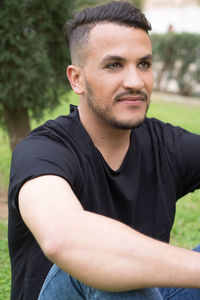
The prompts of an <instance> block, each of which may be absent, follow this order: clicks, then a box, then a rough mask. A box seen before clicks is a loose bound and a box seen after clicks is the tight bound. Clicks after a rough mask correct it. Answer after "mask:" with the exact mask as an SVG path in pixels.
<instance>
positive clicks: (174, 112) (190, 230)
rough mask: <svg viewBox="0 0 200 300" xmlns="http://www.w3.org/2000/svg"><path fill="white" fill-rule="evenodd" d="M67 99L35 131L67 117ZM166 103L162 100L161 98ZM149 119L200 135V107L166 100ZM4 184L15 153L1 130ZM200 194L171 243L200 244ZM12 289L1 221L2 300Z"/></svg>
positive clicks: (185, 203)
mask: <svg viewBox="0 0 200 300" xmlns="http://www.w3.org/2000/svg"><path fill="white" fill-rule="evenodd" d="M68 98H70V102H71V103H74V104H76V103H77V97H76V96H74V95H72V94H71V95H70V96H69V97H68ZM66 99H67V97H64V98H63V99H62V101H61V104H60V106H59V107H57V109H55V110H54V111H53V112H46V113H45V116H44V118H43V119H42V120H41V121H40V122H39V123H36V122H35V121H32V128H34V127H36V126H37V125H38V124H40V123H42V122H44V121H45V120H47V119H53V118H55V117H57V116H58V115H60V114H67V113H68V111H69V109H68V107H69V104H68V103H67V100H66ZM161 100H162V99H161ZM148 116H149V117H150V116H153V117H156V118H159V119H161V120H162V121H165V122H169V123H172V124H174V125H178V126H182V127H184V128H185V129H188V130H190V131H192V132H195V133H199V132H200V118H199V116H200V105H197V106H191V105H190V104H184V105H183V104H182V105H181V104H180V103H171V102H165V101H152V103H151V105H150V109H149V112H148ZM0 144H1V148H0V185H1V186H2V187H3V188H6V186H7V183H8V176H9V175H8V174H9V165H10V157H11V153H10V150H9V141H8V138H7V135H6V134H5V133H4V131H3V130H2V129H0ZM199 200H200V191H196V192H194V193H192V194H189V195H187V196H185V197H184V198H183V199H181V200H179V201H178V203H177V214H176V219H175V223H174V228H173V231H172V234H171V243H172V244H174V245H179V246H183V247H185V248H193V247H194V246H195V245H197V244H198V243H199V233H200V223H199V211H200V201H199ZM9 290H10V266H9V259H8V248H7V222H6V221H1V220H0V299H2V300H8V299H9Z"/></svg>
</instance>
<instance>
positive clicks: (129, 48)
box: [87, 23, 152, 59]
mask: <svg viewBox="0 0 200 300" xmlns="http://www.w3.org/2000/svg"><path fill="white" fill-rule="evenodd" d="M87 48H88V55H89V58H97V57H98V58H99V59H100V58H101V57H103V56H106V55H125V56H126V55H136V56H138V55H139V56H140V57H143V56H145V55H147V54H151V52H152V47H151V41H150V38H149V35H148V34H147V33H146V31H144V30H142V29H140V28H134V27H128V26H124V25H118V24H114V23H102V24H97V25H96V26H95V27H93V28H92V30H91V31H90V34H89V38H88V47H87Z"/></svg>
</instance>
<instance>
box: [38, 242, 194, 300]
mask: <svg viewBox="0 0 200 300" xmlns="http://www.w3.org/2000/svg"><path fill="white" fill-rule="evenodd" d="M194 251H197V252H200V245H199V246H197V247H196V248H195V249H194ZM93 299H96V300H146V299H148V300H167V299H171V300H178V299H179V300H197V299H198V300H199V299H200V289H186V288H146V289H140V290H133V291H127V292H120V293H119V292H115V293H113V292H105V291H101V290H98V289H94V288H91V287H89V286H87V285H85V284H83V283H82V282H80V281H78V280H76V279H74V278H73V277H71V276H70V275H68V274H67V273H65V272H64V271H62V270H61V269H59V268H58V267H57V266H56V265H53V267H52V268H51V270H50V271H49V273H48V275H47V278H46V280H45V282H44V285H43V287H42V290H41V292H40V295H39V297H38V300H93Z"/></svg>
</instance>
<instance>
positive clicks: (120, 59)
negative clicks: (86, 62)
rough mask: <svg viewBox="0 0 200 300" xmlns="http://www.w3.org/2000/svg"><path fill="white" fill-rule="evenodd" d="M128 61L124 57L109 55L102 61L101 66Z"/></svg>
mask: <svg viewBox="0 0 200 300" xmlns="http://www.w3.org/2000/svg"><path fill="white" fill-rule="evenodd" d="M125 60H126V59H125V58H124V57H122V56H118V55H107V56H106V57H104V58H103V59H102V61H101V65H103V64H105V63H107V62H108V61H125Z"/></svg>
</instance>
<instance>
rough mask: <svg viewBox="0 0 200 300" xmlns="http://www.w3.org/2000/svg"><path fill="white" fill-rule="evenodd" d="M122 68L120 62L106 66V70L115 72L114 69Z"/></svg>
mask: <svg viewBox="0 0 200 300" xmlns="http://www.w3.org/2000/svg"><path fill="white" fill-rule="evenodd" d="M121 66H122V65H121V63H119V62H113V63H110V64H107V65H106V69H111V70H114V69H118V68H120V67H121Z"/></svg>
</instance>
